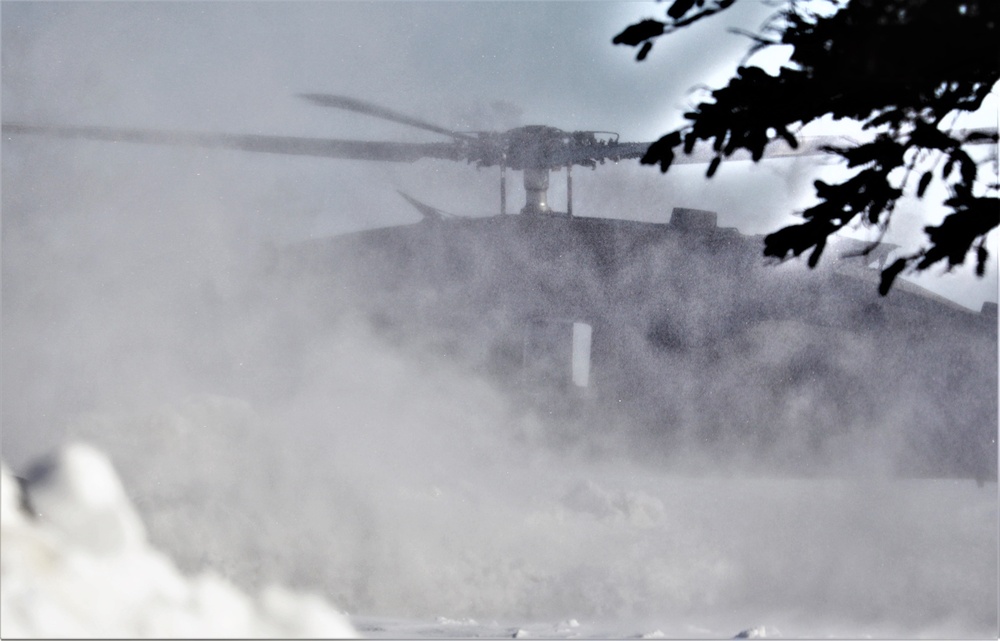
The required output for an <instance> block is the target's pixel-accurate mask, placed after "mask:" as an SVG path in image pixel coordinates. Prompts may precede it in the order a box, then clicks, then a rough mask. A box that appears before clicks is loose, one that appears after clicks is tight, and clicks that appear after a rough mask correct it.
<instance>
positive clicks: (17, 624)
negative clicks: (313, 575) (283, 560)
mask: <svg viewBox="0 0 1000 641" xmlns="http://www.w3.org/2000/svg"><path fill="white" fill-rule="evenodd" d="M20 485H21V484H20V483H19V482H18V480H17V479H15V478H14V477H13V476H12V475H11V474H10V472H9V471H8V470H7V467H6V466H3V467H2V469H0V530H2V537H3V546H2V547H0V577H2V582H0V627H2V629H3V634H4V636H6V637H8V638H11V637H14V638H17V637H49V638H59V637H64V638H66V637H105V638H112V637H125V638H129V637H131V638H137V637H158V638H168V637H200V638H205V637H299V636H305V637H349V636H356V633H355V632H354V630H353V628H352V627H351V625H350V624H349V623H348V622H347V620H346V619H345V618H344V616H342V615H341V614H340V613H339V612H337V611H336V610H334V609H333V608H332V607H331V606H330V605H329V604H327V603H326V602H324V601H323V600H322V599H320V598H319V597H317V596H315V595H309V594H295V593H293V592H291V591H289V590H288V589H286V588H283V587H280V586H276V585H272V586H269V587H268V588H267V589H265V590H263V591H262V592H261V594H260V595H259V597H257V598H251V597H249V596H247V595H246V594H244V593H243V592H241V591H240V590H239V589H238V588H236V587H235V586H234V585H233V584H232V583H230V582H229V581H227V580H225V579H223V578H222V577H220V576H219V575H218V574H216V573H213V572H210V571H208V572H202V573H200V574H197V575H194V576H185V575H183V574H182V573H181V572H180V571H178V569H177V568H176V566H175V565H174V564H173V562H172V561H171V560H170V559H169V558H168V557H167V556H166V555H164V554H163V553H161V552H159V551H158V550H156V549H155V548H153V547H152V546H150V544H149V543H148V542H147V540H146V531H145V527H144V526H143V523H142V521H141V519H140V518H139V516H138V514H137V513H136V511H135V509H134V507H133V506H132V505H131V503H130V502H129V500H128V498H127V497H126V495H125V490H124V488H123V487H122V485H121V482H120V481H119V479H118V477H117V475H116V474H115V472H114V471H113V469H112V467H111V464H110V462H109V461H108V460H107V458H105V456H104V455H103V454H102V453H100V452H99V451H98V450H96V449H94V448H92V447H90V446H88V445H83V444H79V443H74V444H70V445H67V446H65V447H64V448H62V449H61V450H60V451H59V452H58V453H56V454H55V455H54V456H51V457H49V458H47V459H45V460H42V461H40V462H39V463H38V464H37V465H35V466H34V467H33V468H32V470H31V471H30V472H29V474H28V478H27V479H26V480H25V482H24V483H23V485H24V486H25V487H24V491H23V492H22V488H21V487H20Z"/></svg>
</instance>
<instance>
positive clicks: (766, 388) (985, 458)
mask: <svg viewBox="0 0 1000 641" xmlns="http://www.w3.org/2000/svg"><path fill="white" fill-rule="evenodd" d="M301 97H302V98H303V99H305V100H307V101H309V102H311V103H313V104H314V105H318V106H321V107H326V108H335V109H342V110H346V111H350V112H355V113H358V114H362V115H366V116H369V117H374V118H378V119H382V120H386V121H391V122H395V123H398V124H402V125H406V126H410V127H415V128H417V129H421V130H424V131H427V132H431V133H434V134H437V135H441V136H444V137H447V138H448V139H449V140H448V141H446V142H426V143H414V142H405V143H404V142H395V141H360V140H344V139H323V138H303V137H286V136H266V135H246V134H224V133H206V132H190V131H186V132H176V131H163V130H154V129H135V128H118V127H101V126H65V125H37V124H26V123H6V122H5V123H3V134H4V136H5V137H6V136H12V135H43V136H49V137H59V138H80V139H90V140H103V141H109V142H130V143H146V144H157V145H180V146H195V147H200V148H216V149H229V150H237V151H249V152H255V153H271V154H285V155H298V156H313V157H321V158H339V159H353V160H359V161H370V162H414V161H417V160H420V159H423V158H432V159H442V160H451V161H456V162H463V163H466V164H469V165H473V166H475V167H477V168H480V169H482V168H496V169H499V174H500V175H499V178H500V190H499V200H500V202H499V208H498V213H497V214H494V215H489V216H476V217H472V216H459V215H451V214H447V213H446V212H443V211H442V210H440V209H437V208H435V207H433V206H431V205H428V204H426V203H423V202H421V201H420V200H417V199H416V198H414V197H413V196H411V195H409V194H406V193H403V192H400V195H401V196H402V197H403V198H404V199H405V200H406V201H407V202H409V203H410V204H411V205H412V206H413V207H414V208H415V209H416V210H417V211H418V212H419V213H420V214H421V221H420V222H418V223H415V224H409V225H397V226H392V227H383V228H376V229H368V230H364V231H360V232H353V233H348V234H341V235H338V236H333V237H328V238H319V239H311V240H308V241H303V242H299V243H295V244H294V245H292V246H290V247H287V248H285V249H284V250H283V251H282V252H281V255H280V256H279V260H278V261H277V266H276V267H275V269H276V270H277V271H278V272H279V273H280V274H281V277H282V279H283V280H282V282H290V283H295V282H307V281H308V282H310V283H312V282H316V278H315V277H316V275H317V274H320V275H322V278H321V279H320V282H322V283H323V285H322V291H320V292H316V295H315V296H312V297H310V300H314V301H316V305H317V306H318V307H319V308H320V313H329V314H335V313H336V309H337V305H338V301H342V300H343V298H341V297H338V296H335V295H334V294H333V293H334V292H336V293H344V292H347V293H348V294H349V295H348V296H347V300H349V304H350V305H352V306H354V307H356V308H358V309H360V310H361V311H362V313H363V314H364V315H366V316H367V317H368V318H369V319H371V321H372V323H373V325H374V326H375V327H376V328H378V329H379V331H381V332H383V333H384V335H385V336H387V337H388V339H389V340H392V341H397V342H400V343H404V344H407V345H417V346H418V347H419V348H421V349H428V350H431V351H434V352H436V353H444V354H447V355H448V356H450V357H453V358H455V359H456V360H459V361H461V362H463V363H467V364H468V365H469V366H470V367H471V368H472V369H473V370H475V371H477V372H479V373H482V374H483V375H485V376H488V377H489V378H490V379H491V380H494V381H495V382H497V384H498V385H500V386H502V387H503V388H504V389H507V390H509V391H510V392H511V393H512V394H514V395H516V396H517V397H518V398H521V399H524V400H525V405H526V406H530V407H532V408H535V409H536V410H537V411H539V412H541V413H542V414H544V415H546V416H549V417H552V418H553V420H554V421H556V422H558V423H559V424H560V425H561V426H563V427H562V428H560V429H561V431H559V435H560V436H559V438H578V437H580V435H581V434H585V433H601V432H604V433H614V434H617V435H618V437H619V438H620V439H621V440H624V441H634V442H636V443H642V444H643V445H640V446H639V447H640V449H642V450H646V452H647V453H649V452H662V451H663V450H669V449H671V448H679V447H682V446H683V445H684V444H685V443H688V442H690V441H696V442H709V443H711V444H712V447H713V448H714V449H713V451H715V452H716V453H718V455H719V456H720V457H721V458H728V459H729V460H732V461H740V462H741V464H745V465H759V464H763V465H765V466H766V467H769V468H774V469H779V470H783V471H789V472H791V473H807V472H809V471H810V470H821V469H824V465H828V466H835V464H836V463H837V461H838V457H839V456H841V455H842V453H843V452H842V450H840V449H838V448H839V447H841V446H842V444H843V443H845V442H850V441H852V440H853V441H859V440H860V441H863V442H869V441H871V439H872V438H874V437H873V436H872V429H873V428H872V427H871V426H873V425H879V426H880V429H882V430H886V429H887V428H886V427H885V426H887V425H888V426H890V428H889V429H888V431H889V432H891V433H892V437H891V438H892V439H895V440H899V441H902V442H904V443H906V446H905V447H901V448H898V450H897V449H894V452H895V454H894V458H892V460H888V461H882V462H881V463H879V464H878V465H881V466H882V467H886V468H889V469H891V471H892V472H893V473H897V474H902V475H909V476H960V477H973V478H976V479H977V480H980V481H982V480H984V479H985V480H988V479H992V480H995V479H996V473H997V472H996V470H997V451H996V441H995V438H996V424H997V404H996V395H995V390H996V385H997V363H996V360H995V358H993V357H992V355H995V353H996V340H997V339H996V324H997V321H996V306H995V304H993V305H990V304H987V305H984V308H983V309H982V310H981V311H980V312H978V313H976V312H973V311H970V310H966V309H964V308H960V307H959V306H957V305H954V304H951V303H950V302H949V301H947V300H944V299H941V298H940V297H935V296H934V295H933V294H930V293H929V292H927V291H925V290H922V289H921V288H919V287H917V286H916V285H912V284H909V283H901V284H900V285H899V286H898V287H896V288H894V290H893V291H892V292H891V293H890V296H888V297H887V298H885V299H881V298H876V296H875V282H876V279H877V270H876V269H873V263H874V264H875V265H876V266H877V265H883V266H884V264H885V261H886V260H887V258H888V257H889V255H890V254H891V253H892V251H893V250H894V249H895V247H894V246H892V245H889V244H886V243H881V244H878V245H876V246H872V245H871V244H870V243H866V242H862V241H854V240H851V239H846V238H844V239H839V240H838V241H836V243H835V244H834V245H833V246H832V247H831V251H832V252H835V253H836V252H839V256H838V259H836V260H833V261H830V262H829V264H821V267H820V268H818V269H816V270H813V271H810V272H802V271H801V270H799V271H794V270H787V269H785V270H781V271H780V272H779V271H776V270H774V269H771V268H770V267H768V266H767V265H765V264H763V262H762V260H761V246H762V238H761V237H760V236H754V235H745V234H742V233H740V232H739V231H737V230H736V229H733V228H724V227H719V226H718V217H717V214H716V213H715V212H710V211H703V210H698V209H691V208H675V209H674V211H673V212H672V214H671V218H670V221H669V222H667V223H646V222H640V221H636V220H628V219H612V218H594V217H580V216H575V215H574V213H573V183H572V169H573V167H588V168H591V169H594V168H596V167H598V166H599V165H601V164H604V163H607V162H621V161H625V160H630V159H638V158H641V157H642V156H643V155H644V154H645V153H646V150H647V149H648V147H649V145H650V144H651V143H650V142H622V141H621V140H620V139H619V136H618V134H616V133H614V132H610V131H597V130H593V131H591V130H586V131H563V130H561V129H558V128H556V127H552V126H548V125H528V126H521V127H516V128H514V129H509V130H506V131H499V132H497V131H456V130H452V129H448V128H446V127H440V126H437V125H435V124H432V123H429V122H426V121H424V120H422V119H419V118H415V117H411V116H408V115H406V114H402V113H399V112H397V111H394V110H391V109H387V108H385V107H382V106H379V105H375V104H372V103H369V102H366V101H363V100H359V99H356V98H352V97H347V96H341V95H332V94H302V95H301ZM837 142H842V139H839V138H837V139H831V138H829V137H817V138H809V139H805V138H804V139H802V140H800V142H799V145H798V146H797V147H796V148H791V147H789V146H788V145H787V143H781V142H776V143H774V144H773V145H772V146H770V147H768V149H767V153H766V155H765V158H775V157H785V156H793V155H796V156H799V155H814V154H821V153H823V148H824V147H826V146H829V145H831V144H835V143H837ZM712 156H713V152H712V151H711V150H709V149H702V148H695V149H694V150H693V153H691V154H687V155H683V156H679V157H678V158H677V159H676V160H675V162H678V163H681V162H689V163H702V162H708V161H709V160H710V159H711V158H712ZM736 158H737V159H738V157H736ZM563 169H565V170H566V211H556V210H554V209H553V208H552V207H551V206H550V204H549V199H548V190H549V182H550V176H551V174H552V172H555V171H561V170H563ZM511 171H520V172H522V174H523V177H522V178H523V188H524V192H525V196H524V205H523V206H522V207H521V209H520V210H519V212H518V215H512V214H510V213H508V207H507V204H508V203H507V173H508V172H511ZM306 274H308V275H309V278H308V279H307V278H304V276H305V275H306ZM280 295H281V292H278V293H276V294H275V296H278V297H280ZM952 370H954V371H962V372H963V375H962V376H960V377H955V376H952V375H948V376H945V377H944V379H943V378H942V376H943V374H942V371H952ZM901 373H905V374H901ZM899 398H904V399H917V401H914V403H911V404H906V403H902V402H899V403H897V402H896V401H895V400H894V399H899ZM806 408H808V409H806ZM637 435H639V436H641V438H639V437H637ZM879 438H882V437H881V436H880V437H879ZM885 438H889V437H885ZM866 439H867V440H866ZM650 440H652V441H653V442H655V443H656V444H657V445H656V446H655V447H647V445H648V443H649V442H650ZM876 440H877V439H876ZM791 442H795V443H805V447H806V448H808V449H809V450H810V451H811V452H813V453H814V454H815V459H814V460H810V461H808V462H803V461H801V460H798V459H795V458H793V457H789V456H787V451H788V450H787V448H786V447H785V446H784V445H783V444H784V443H791ZM955 443H969V444H972V445H969V446H965V445H963V446H961V447H956V446H954V444H955ZM654 455H655V454H654ZM765 459H766V463H761V462H762V461H764V460H765ZM876 460H877V459H876ZM816 461H820V462H822V464H820V465H817V464H816ZM868 464H871V462H870V461H869V463H868ZM858 465H861V466H862V467H863V465H864V464H863V463H861V462H859V463H858ZM867 471H868V472H870V471H871V470H870V469H868V470H867Z"/></svg>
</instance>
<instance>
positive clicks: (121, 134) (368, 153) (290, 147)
mask: <svg viewBox="0 0 1000 641" xmlns="http://www.w3.org/2000/svg"><path fill="white" fill-rule="evenodd" d="M3 134H4V135H5V136H6V135H10V134H35V135H42V136H54V137H58V138H83V139H88V140H105V141H108V142H132V143H148V144H157V145H175V146H186V147H203V148H217V149H238V150H242V151H253V152H261V153H272V154H289V155H293V156H319V157H324V158H344V159H350V160H385V161H393V162H413V161H414V160H419V159H420V158H442V159H446V160H462V159H463V158H464V156H463V155H462V153H461V149H460V147H459V145H457V144H455V143H402V142H380V141H365V140H337V139H333V138H297V137H293V136H258V135H250V134H210V133H198V132H190V131H162V130H153V129H128V128H117V127H68V126H55V125H28V124H22V123H3Z"/></svg>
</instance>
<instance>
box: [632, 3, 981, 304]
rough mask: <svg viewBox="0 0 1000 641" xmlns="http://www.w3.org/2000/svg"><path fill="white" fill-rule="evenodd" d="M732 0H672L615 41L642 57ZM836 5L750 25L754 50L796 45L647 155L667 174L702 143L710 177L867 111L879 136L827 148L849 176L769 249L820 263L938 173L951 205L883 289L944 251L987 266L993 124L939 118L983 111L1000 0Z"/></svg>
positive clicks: (701, 108)
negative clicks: (828, 121)
mask: <svg viewBox="0 0 1000 641" xmlns="http://www.w3.org/2000/svg"><path fill="white" fill-rule="evenodd" d="M733 2H734V0H728V1H725V0H717V1H715V2H710V3H706V2H705V0H675V2H673V3H672V4H671V5H670V8H669V9H668V10H667V17H668V19H669V21H668V22H659V21H653V20H647V21H643V22H642V23H639V24H638V25H633V26H632V27H629V28H628V29H626V30H625V31H623V32H622V33H621V34H619V35H618V36H617V37H616V38H615V43H616V44H629V45H631V46H641V47H642V48H641V50H640V59H641V58H644V57H645V56H646V55H647V54H648V53H649V50H650V47H651V46H652V42H653V41H654V40H655V39H657V38H660V37H662V36H664V35H667V34H669V33H671V32H672V31H675V30H676V29H678V28H681V27H683V26H687V25H689V24H692V23H694V22H696V21H698V20H701V19H704V18H706V17H708V16H711V15H713V14H715V13H718V12H719V11H722V10H724V9H725V8H728V7H729V6H731V5H732V4H733ZM706 4H707V6H706ZM831 5H832V6H834V7H839V8H838V9H837V10H836V11H835V12H832V13H830V14H829V15H825V14H824V15H820V14H817V13H813V12H811V11H809V10H808V8H807V7H806V5H804V4H803V3H798V2H795V1H794V0H787V1H786V2H785V3H784V6H783V8H782V9H781V10H780V11H778V12H777V13H776V14H775V15H774V16H773V17H772V19H771V20H770V21H769V22H768V24H767V25H766V26H765V27H764V31H765V32H767V33H769V34H772V36H770V37H765V36H762V35H755V36H751V39H752V41H753V43H754V44H753V46H752V48H751V51H752V52H753V51H758V50H760V49H763V48H766V47H768V46H771V45H773V44H782V45H790V46H791V47H792V54H791V58H790V61H789V63H788V64H787V65H786V66H784V67H782V68H781V69H780V70H779V72H778V73H777V75H774V76H772V75H769V74H768V73H766V72H764V71H763V70H762V69H760V68H757V67H754V66H750V65H746V64H745V65H744V66H741V67H740V68H739V69H738V70H737V72H736V75H735V76H734V77H733V78H732V79H731V80H730V81H729V83H728V84H727V85H726V86H725V87H721V88H718V89H715V90H713V91H711V93H710V96H709V98H708V99H707V100H705V101H703V102H701V103H700V104H698V105H697V106H696V107H694V109H692V110H691V111H690V112H688V113H686V114H685V118H687V120H688V124H687V125H685V126H684V127H682V128H680V129H678V130H676V131H673V132H670V133H669V134H667V135H665V136H663V137H662V138H661V139H660V140H659V141H657V142H656V143H654V144H653V145H652V146H650V148H649V150H648V151H647V153H646V155H645V156H644V157H643V158H642V162H643V163H644V164H650V165H659V167H660V169H661V171H664V172H666V171H668V170H669V169H670V167H671V165H672V164H673V162H674V160H675V159H676V157H677V154H678V153H685V154H688V153H691V151H692V150H693V149H694V148H695V146H696V145H697V144H698V143H699V142H700V141H704V142H707V143H709V144H710V146H711V148H712V149H713V151H714V153H715V156H714V157H713V158H712V159H711V160H710V162H709V164H708V169H707V175H708V176H712V175H714V174H715V172H716V171H717V170H718V168H719V167H720V165H721V163H722V162H724V161H725V159H726V158H729V157H731V156H733V154H734V153H736V152H737V151H739V150H745V151H746V152H747V153H749V155H750V157H751V158H752V159H753V160H755V161H756V160H760V159H761V158H762V157H763V156H764V155H765V151H766V148H767V146H768V145H769V144H771V143H772V142H775V141H779V140H780V141H783V142H785V143H787V144H788V145H790V146H792V147H793V148H794V147H795V146H796V145H797V142H798V141H797V139H796V137H795V135H794V134H793V133H792V131H795V130H797V129H798V128H800V127H801V126H802V125H805V124H807V123H809V122H812V121H814V120H817V119H819V118H822V117H825V116H828V115H829V116H833V117H834V118H835V119H841V118H847V119H852V120H857V121H859V122H861V123H862V124H863V126H864V128H865V129H870V130H874V131H876V132H877V134H876V136H875V138H874V140H872V141H870V142H864V143H858V144H852V145H843V146H836V147H828V148H827V149H826V151H827V152H828V153H830V154H833V155H836V156H839V157H840V158H841V159H842V161H843V163H844V164H845V165H846V166H847V167H848V168H856V169H857V170H858V171H857V173H855V174H854V175H853V176H852V177H850V178H848V179H846V180H844V181H843V182H841V183H839V184H833V185H830V184H826V183H824V182H822V181H816V184H815V185H816V196H817V198H818V200H819V202H818V203H817V204H816V205H814V206H812V207H810V208H809V209H806V210H805V211H804V212H802V213H801V215H802V217H803V218H804V219H805V223H803V224H800V225H793V226H790V227H787V228H785V229H782V230H779V231H778V232H775V233H773V234H771V235H769V236H768V237H767V238H766V239H765V247H764V253H765V255H767V256H773V257H777V258H779V259H782V260H784V259H786V258H789V257H793V256H800V255H801V254H803V253H805V252H807V251H808V252H810V254H809V265H810V266H815V265H816V264H817V262H818V260H819V258H820V256H821V254H822V252H823V249H824V247H825V246H826V239H827V238H828V237H829V235H830V234H833V233H835V232H837V231H838V230H840V229H842V228H843V227H844V226H845V225H847V224H849V223H850V222H851V221H852V220H854V219H860V220H861V221H862V223H864V224H866V225H871V226H875V227H877V228H879V229H880V230H882V232H883V233H884V231H885V230H886V229H887V228H888V226H889V221H890V219H891V217H892V215H893V212H894V211H895V209H896V203H897V201H898V200H899V199H900V198H902V197H903V196H904V194H912V195H913V196H915V197H917V198H924V197H925V196H926V195H927V194H928V193H929V191H930V187H931V186H932V185H933V184H934V183H936V182H939V183H941V184H943V185H944V186H945V187H947V188H948V189H949V190H950V191H951V193H952V196H951V197H950V198H948V199H947V200H945V201H944V202H943V203H942V204H943V205H944V206H945V207H946V208H947V209H948V210H950V212H951V213H950V214H948V215H947V216H946V217H945V219H944V221H943V222H942V223H941V224H940V225H938V226H930V227H927V228H926V229H925V231H926V233H927V238H928V244H927V246H926V247H924V248H922V249H920V250H918V251H915V252H913V253H911V254H910V255H908V256H904V257H902V258H900V259H898V260H896V261H895V262H894V263H893V264H892V265H890V266H889V267H887V268H886V269H885V270H884V271H883V277H882V284H881V286H880V291H881V292H882V293H883V294H885V293H886V292H888V291H889V288H890V287H891V286H892V283H893V282H894V280H895V278H896V277H897V276H899V275H900V274H901V273H903V272H905V271H907V270H914V271H920V270H924V269H927V268H929V267H930V266H932V265H934V264H937V263H940V262H942V261H947V264H948V266H949V268H951V267H953V266H955V265H958V264H961V263H962V262H963V260H964V258H965V256H967V255H968V254H969V253H973V252H974V253H975V255H976V266H977V273H980V274H981V273H983V271H984V266H985V261H986V258H987V253H986V248H985V241H986V236H987V235H988V234H989V233H991V232H992V230H994V229H995V228H996V227H997V225H998V220H997V217H998V212H1000V201H998V198H997V185H996V184H995V183H990V184H987V185H983V184H981V181H980V180H979V176H980V173H981V172H980V165H981V164H982V163H984V162H988V161H983V160H976V159H975V158H974V156H973V155H972V154H970V153H969V149H968V148H969V146H970V145H973V144H980V143H983V142H987V143H993V144H996V142H997V133H996V132H995V131H993V132H971V133H970V132H961V131H950V130H949V129H948V128H947V127H945V126H944V125H943V123H944V122H945V120H946V119H949V118H953V117H954V114H955V113H958V112H971V111H975V110H977V109H979V108H980V107H981V106H982V103H983V100H984V99H985V98H986V96H987V95H988V94H989V93H990V91H992V89H993V88H994V87H995V86H997V83H998V81H1000V70H998V67H1000V65H998V60H997V56H996V44H995V43H996V41H997V39H996V35H997V34H996V30H997V19H998V13H1000V12H998V7H1000V3H997V2H996V1H995V0H969V1H966V2H962V3H955V2H952V1H951V0H853V1H852V2H850V3H847V4H839V3H831ZM678 148H679V149H678ZM993 162H995V160H994V161H993ZM938 166H940V171H936V170H937V168H938ZM899 176H902V178H901V179H900V178H899ZM894 181H895V182H894ZM974 194H976V195H974Z"/></svg>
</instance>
